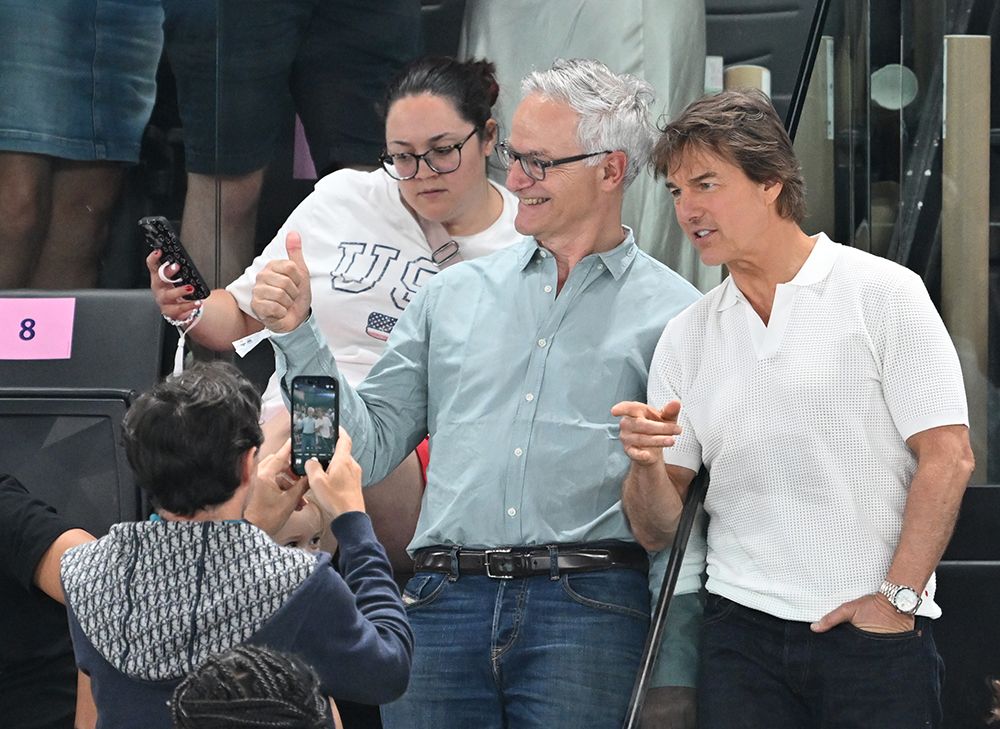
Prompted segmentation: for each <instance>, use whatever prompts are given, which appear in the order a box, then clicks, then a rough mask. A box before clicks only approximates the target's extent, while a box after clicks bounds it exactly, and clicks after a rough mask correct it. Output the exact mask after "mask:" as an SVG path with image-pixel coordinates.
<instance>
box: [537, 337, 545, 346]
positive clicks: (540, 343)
mask: <svg viewBox="0 0 1000 729" xmlns="http://www.w3.org/2000/svg"><path fill="white" fill-rule="evenodd" d="M538 346H539V347H544V346H545V340H544V339H539V340H538Z"/></svg>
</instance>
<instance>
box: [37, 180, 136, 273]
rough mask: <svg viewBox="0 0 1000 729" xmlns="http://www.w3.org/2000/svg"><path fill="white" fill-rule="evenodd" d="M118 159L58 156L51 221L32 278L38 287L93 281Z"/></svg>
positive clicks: (111, 204)
mask: <svg viewBox="0 0 1000 729" xmlns="http://www.w3.org/2000/svg"><path fill="white" fill-rule="evenodd" d="M124 171H125V170H124V167H123V166H122V165H121V164H120V163H118V162H75V161H68V160H59V161H58V162H57V163H56V165H55V171H54V172H53V175H52V220H51V222H50V223H49V229H48V233H47V234H46V236H45V243H44V245H43V246H42V252H41V255H40V256H39V258H38V263H37V264H36V266H35V272H34V274H33V275H32V277H31V286H32V287H34V288H39V289H83V288H92V287H94V286H96V285H97V266H98V261H99V259H100V257H101V251H102V250H103V248H104V245H105V243H106V242H107V239H108V223H109V221H110V219H111V213H112V211H113V210H114V207H115V203H116V202H117V201H118V193H119V191H120V190H121V183H122V177H123V175H124Z"/></svg>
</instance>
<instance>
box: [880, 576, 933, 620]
mask: <svg viewBox="0 0 1000 729" xmlns="http://www.w3.org/2000/svg"><path fill="white" fill-rule="evenodd" d="M878 591H879V594H881V595H885V596H886V598H888V600H889V602H890V603H892V606H893V607H894V608H896V611H897V612H900V613H903V615H914V614H915V613H916V612H917V608H918V607H920V603H921V602H923V600H921V598H920V595H919V594H917V591H916V590H914V589H913V588H912V587H908V586H907V585H897V584H895V583H892V582H889V580H883V582H882V586H881V587H879V588H878Z"/></svg>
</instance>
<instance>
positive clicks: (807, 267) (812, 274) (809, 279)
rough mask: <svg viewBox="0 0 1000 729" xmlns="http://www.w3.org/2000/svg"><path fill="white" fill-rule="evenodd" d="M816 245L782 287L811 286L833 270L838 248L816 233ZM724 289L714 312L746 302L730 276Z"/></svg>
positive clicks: (824, 236)
mask: <svg viewBox="0 0 1000 729" xmlns="http://www.w3.org/2000/svg"><path fill="white" fill-rule="evenodd" d="M813 239H814V240H815V241H816V244H815V245H814V246H813V248H812V250H811V251H810V252H809V257H808V258H806V260H805V262H804V263H803V264H802V266H801V267H800V268H799V270H798V272H797V273H796V274H795V275H794V276H793V277H792V280H791V281H788V282H787V283H784V284H781V285H782V286H811V285H812V284H814V283H818V282H820V281H822V280H823V279H825V278H826V277H827V275H828V274H829V273H830V271H831V270H833V264H834V263H836V261H837V254H838V249H839V248H840V246H839V245H838V244H837V243H834V242H833V241H832V240H830V239H829V238H828V237H827V235H826V233H818V234H816V235H814V236H813ZM722 285H723V286H724V288H723V289H722V293H721V295H720V297H719V306H718V307H717V308H716V311H723V310H724V309H728V308H729V307H730V306H733V305H734V304H735V303H736V302H737V301H744V302H745V301H746V297H745V296H744V295H743V292H742V291H740V290H739V287H737V286H736V284H735V283H734V282H733V277H732V275H729V276H727V277H726V280H725V281H724V282H723V284H722Z"/></svg>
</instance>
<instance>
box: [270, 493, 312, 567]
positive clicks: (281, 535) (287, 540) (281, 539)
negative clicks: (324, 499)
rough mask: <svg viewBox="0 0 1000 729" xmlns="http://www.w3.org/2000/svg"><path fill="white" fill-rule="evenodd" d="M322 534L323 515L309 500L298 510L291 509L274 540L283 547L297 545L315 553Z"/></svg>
mask: <svg viewBox="0 0 1000 729" xmlns="http://www.w3.org/2000/svg"><path fill="white" fill-rule="evenodd" d="M322 534H323V515H322V514H321V513H320V510H319V507H318V506H316V504H314V503H312V502H311V501H306V505H305V506H303V507H302V508H301V509H299V510H298V511H293V512H292V515H291V516H290V517H288V521H286V522H285V526H283V527H281V529H280V530H279V531H278V533H277V534H275V535H274V541H276V542H277V543H278V544H280V545H282V546H284V547H298V548H299V549H304V550H305V551H306V552H309V553H311V554H315V553H316V552H319V551H320V546H319V540H320V537H321V536H322Z"/></svg>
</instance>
